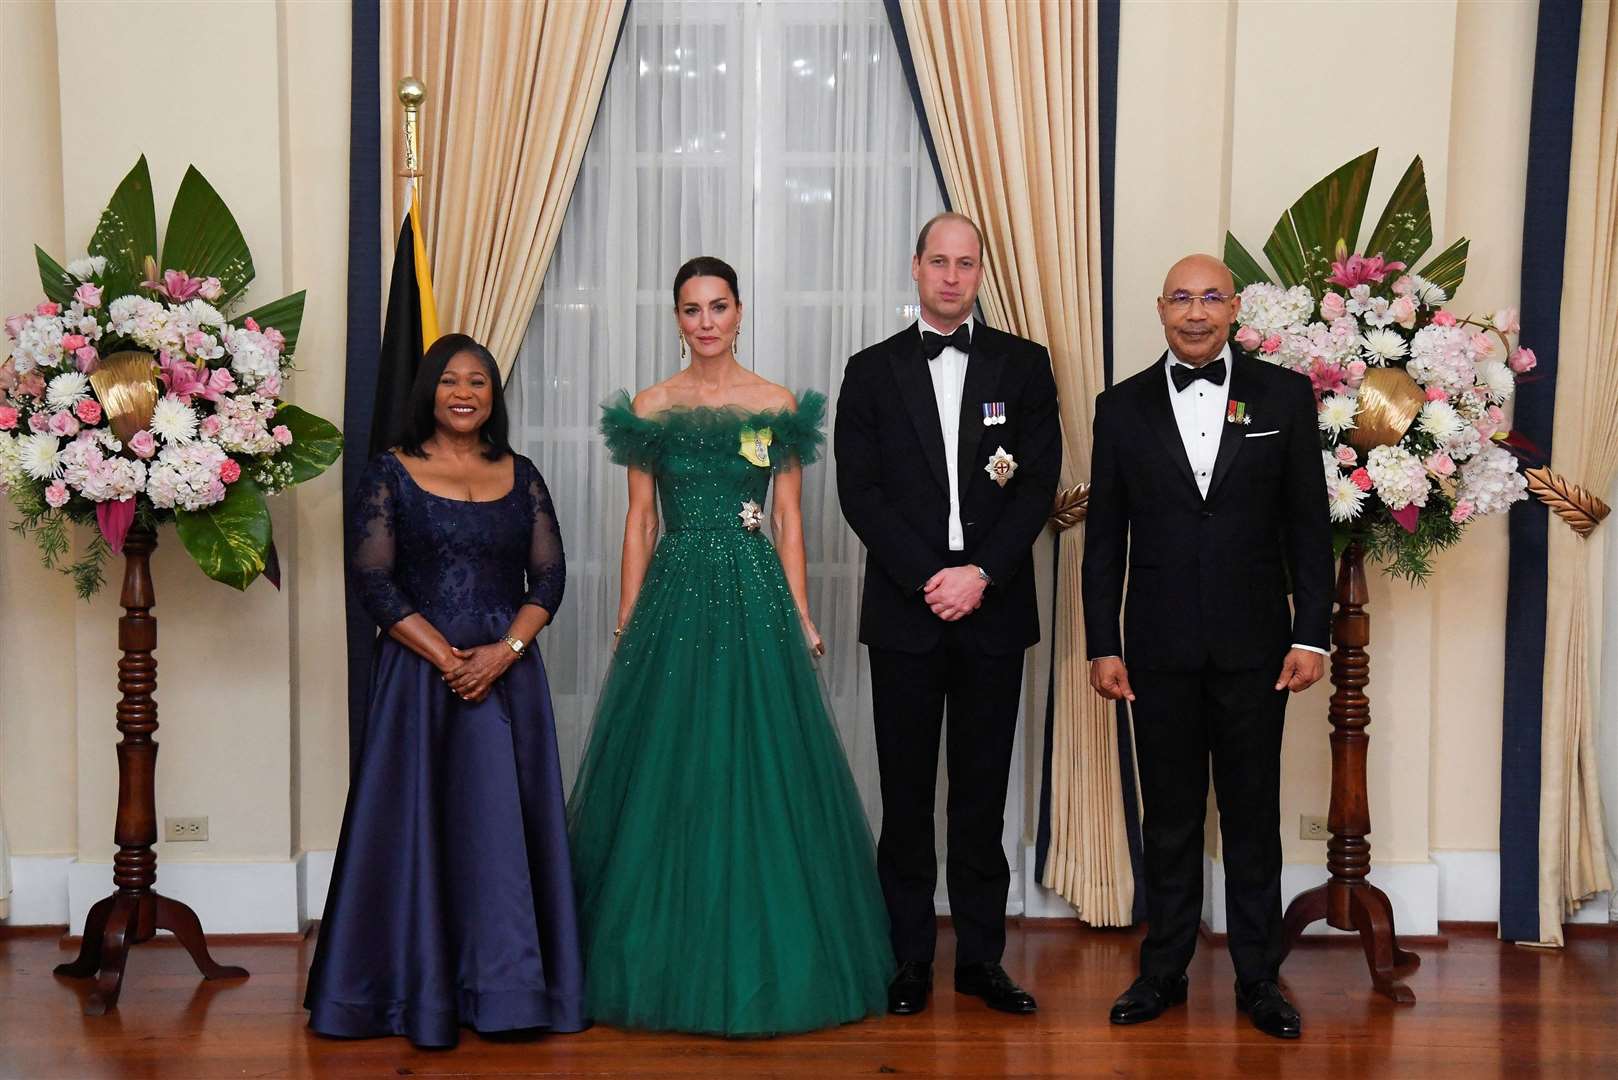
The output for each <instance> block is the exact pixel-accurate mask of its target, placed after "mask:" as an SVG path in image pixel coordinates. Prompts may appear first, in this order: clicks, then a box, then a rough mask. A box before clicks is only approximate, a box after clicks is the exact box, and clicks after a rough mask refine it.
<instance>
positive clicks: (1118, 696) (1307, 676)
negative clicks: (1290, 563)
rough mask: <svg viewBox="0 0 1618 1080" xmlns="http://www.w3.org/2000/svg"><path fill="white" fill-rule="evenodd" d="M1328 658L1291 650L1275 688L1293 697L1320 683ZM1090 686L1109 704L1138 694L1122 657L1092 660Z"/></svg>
mask: <svg viewBox="0 0 1618 1080" xmlns="http://www.w3.org/2000/svg"><path fill="white" fill-rule="evenodd" d="M1325 659H1326V658H1325V657H1323V656H1321V655H1320V654H1319V653H1317V652H1310V651H1309V650H1308V649H1289V650H1287V655H1286V658H1285V659H1284V660H1282V661H1281V674H1280V675H1278V676H1276V680H1275V689H1277V690H1290V691H1292V692H1293V693H1294V694H1297V693H1301V692H1302V691H1304V690H1307V689H1309V688H1310V687H1311V686H1313V685H1314V684H1315V683H1317V682H1319V681H1320V676H1321V674H1322V673H1323V672H1324V670H1325V666H1326V665H1325ZM1090 685H1091V686H1092V687H1094V688H1095V692H1096V693H1098V694H1100V695H1101V696H1102V697H1104V698H1106V699H1107V700H1108V701H1120V700H1122V701H1134V700H1135V691H1134V690H1133V689H1132V688H1131V687H1130V685H1129V669H1128V668H1126V667H1125V666H1124V661H1123V658H1122V657H1119V656H1103V657H1101V658H1099V659H1096V660H1092V661H1090Z"/></svg>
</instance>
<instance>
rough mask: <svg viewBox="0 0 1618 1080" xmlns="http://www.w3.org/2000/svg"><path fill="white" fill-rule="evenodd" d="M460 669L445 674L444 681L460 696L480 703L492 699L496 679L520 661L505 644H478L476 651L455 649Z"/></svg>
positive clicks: (499, 642)
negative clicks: (490, 696)
mask: <svg viewBox="0 0 1618 1080" xmlns="http://www.w3.org/2000/svg"><path fill="white" fill-rule="evenodd" d="M455 659H456V660H457V661H459V663H458V664H457V666H455V667H454V668H451V669H450V670H449V671H446V672H445V673H444V681H445V682H446V683H448V684H449V688H450V689H451V690H453V691H455V694H456V696H457V697H459V698H461V699H463V700H465V701H471V702H474V703H475V702H479V701H482V700H483V699H484V698H486V697H488V696H489V689H490V687H492V686H494V684H495V680H497V679H499V678H500V676H502V675H504V674H505V673H506V670H507V669H508V668H510V667H511V665H512V664H515V663H516V662H517V654H516V653H514V652H512V651H511V646H509V645H507V644H506V643H505V642H503V641H497V642H494V643H492V644H489V645H479V646H478V647H477V648H475V649H456V650H455Z"/></svg>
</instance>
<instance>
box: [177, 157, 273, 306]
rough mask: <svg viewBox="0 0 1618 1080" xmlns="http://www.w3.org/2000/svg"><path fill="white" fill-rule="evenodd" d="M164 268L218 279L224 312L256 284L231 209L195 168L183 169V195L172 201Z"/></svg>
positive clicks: (193, 275) (240, 232) (251, 266)
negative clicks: (243, 291)
mask: <svg viewBox="0 0 1618 1080" xmlns="http://www.w3.org/2000/svg"><path fill="white" fill-rule="evenodd" d="M163 265H164V267H165V268H173V269H175V270H184V271H185V272H186V273H188V274H190V275H191V276H192V277H216V278H218V279H219V284H220V287H221V288H222V290H223V291H222V292H221V293H220V295H219V299H218V301H217V302H216V303H217V304H218V305H219V306H221V307H222V306H224V305H225V304H227V303H229V302H230V301H231V300H232V299H234V298H235V297H236V296H237V295H239V294H240V293H241V291H242V290H243V289H245V288H247V285H248V283H249V282H251V281H252V280H253V256H252V255H251V254H250V253H249V252H248V250H247V238H246V237H245V236H243V235H242V230H241V229H240V227H238V226H237V224H236V218H235V217H234V216H232V214H231V212H230V207H228V206H226V205H225V200H223V199H221V198H220V197H219V193H218V192H217V191H215V190H214V189H213V185H212V184H210V183H208V181H207V180H206V179H205V178H204V177H203V175H202V174H201V173H200V172H198V171H197V167H196V166H195V165H192V166H191V167H190V168H188V169H186V170H185V177H184V179H182V180H181V181H180V190H179V192H178V193H177V194H176V195H175V196H174V209H173V210H171V211H169V231H168V233H167V234H166V235H165V236H164V237H163Z"/></svg>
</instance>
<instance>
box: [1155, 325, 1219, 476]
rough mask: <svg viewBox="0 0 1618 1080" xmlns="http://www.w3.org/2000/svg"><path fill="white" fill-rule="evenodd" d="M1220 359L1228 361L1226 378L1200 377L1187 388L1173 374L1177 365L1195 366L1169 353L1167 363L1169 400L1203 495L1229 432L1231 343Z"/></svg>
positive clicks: (1165, 378) (1166, 373) (1164, 377)
mask: <svg viewBox="0 0 1618 1080" xmlns="http://www.w3.org/2000/svg"><path fill="white" fill-rule="evenodd" d="M1217 360H1223V361H1224V362H1225V381H1224V382H1222V383H1218V384H1215V383H1211V382H1209V381H1208V380H1206V379H1198V380H1197V381H1196V382H1194V383H1192V384H1191V385H1190V386H1187V387H1186V388H1185V389H1184V390H1180V389H1178V388H1177V387H1176V386H1175V385H1174V378H1173V376H1172V375H1170V374H1169V372H1170V369H1172V368H1176V367H1182V368H1186V369H1187V370H1190V369H1191V365H1190V364H1182V363H1180V361H1179V360H1177V359H1175V357H1174V354H1173V353H1169V362H1168V363H1166V364H1164V365H1163V380H1164V381H1165V382H1167V383H1168V384H1169V402H1170V403H1171V404H1172V405H1173V407H1174V423H1175V425H1176V426H1178V427H1179V429H1180V442H1182V443H1184V444H1185V456H1186V457H1187V458H1189V459H1191V476H1192V477H1193V478H1194V479H1195V480H1196V482H1197V490H1198V491H1200V492H1202V497H1203V498H1204V499H1206V498H1207V497H1208V484H1209V482H1210V481H1211V480H1212V479H1213V470H1214V461H1215V460H1217V459H1218V457H1219V439H1220V437H1221V436H1222V435H1224V433H1225V403H1226V402H1227V401H1229V400H1230V368H1231V359H1230V346H1229V345H1226V346H1225V348H1224V351H1222V352H1221V353H1220V354H1219V355H1218V357H1216V358H1215V359H1214V360H1210V361H1208V363H1210V364H1212V363H1215V362H1216V361H1217Z"/></svg>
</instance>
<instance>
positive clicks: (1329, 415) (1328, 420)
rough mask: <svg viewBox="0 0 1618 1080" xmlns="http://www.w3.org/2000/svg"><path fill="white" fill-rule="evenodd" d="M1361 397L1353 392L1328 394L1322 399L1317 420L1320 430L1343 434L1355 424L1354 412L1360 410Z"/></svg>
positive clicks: (1332, 433)
mask: <svg viewBox="0 0 1618 1080" xmlns="http://www.w3.org/2000/svg"><path fill="white" fill-rule="evenodd" d="M1359 408H1360V403H1359V399H1358V398H1356V397H1355V396H1354V395H1352V394H1327V395H1326V396H1325V397H1323V398H1321V399H1320V413H1319V415H1318V416H1317V417H1316V421H1317V422H1318V423H1319V424H1320V430H1321V431H1325V432H1328V433H1330V434H1331V435H1334V436H1336V435H1341V434H1342V433H1343V432H1344V431H1346V430H1348V429H1349V428H1351V427H1353V426H1354V414H1355V413H1357V412H1359Z"/></svg>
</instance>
